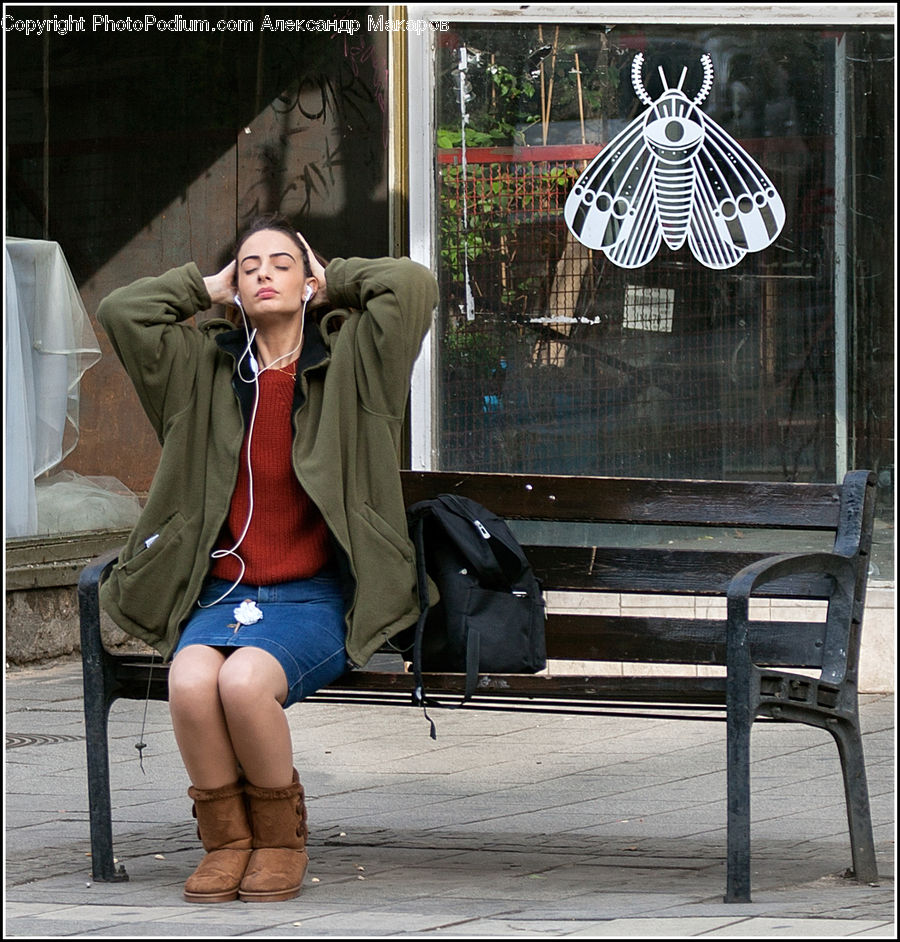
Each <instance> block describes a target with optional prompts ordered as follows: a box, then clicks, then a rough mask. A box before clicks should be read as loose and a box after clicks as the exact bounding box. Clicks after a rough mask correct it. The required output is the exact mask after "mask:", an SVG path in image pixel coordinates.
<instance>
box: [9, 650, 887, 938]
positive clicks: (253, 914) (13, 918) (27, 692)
mask: <svg viewBox="0 0 900 942" xmlns="http://www.w3.org/2000/svg"><path fill="white" fill-rule="evenodd" d="M862 701H863V708H862V718H863V720H862V721H863V728H864V733H865V751H866V760H867V769H868V778H869V787H870V794H871V801H872V816H873V821H874V824H875V838H876V848H877V853H878V862H879V873H880V875H881V878H880V880H879V883H878V884H877V885H873V886H860V885H858V884H856V883H855V882H853V881H851V880H848V879H846V878H845V877H844V876H843V873H844V871H845V869H846V868H847V867H848V866H849V865H850V848H849V838H848V834H847V824H846V816H845V809H844V799H843V789H842V785H841V774H840V764H839V762H838V759H837V750H836V748H835V746H834V744H833V742H832V740H831V738H830V737H829V736H828V735H827V734H826V733H824V732H822V731H820V730H815V729H808V728H801V727H798V726H795V725H781V724H774V723H758V724H757V725H756V727H755V728H754V734H753V770H752V776H753V830H752V838H753V902H752V903H749V904H731V905H729V904H725V903H724V902H722V894H723V891H724V884H725V860H724V857H725V797H724V796H725V750H724V736H725V726H724V723H723V722H721V720H718V719H713V718H712V717H713V716H715V714H709V716H710V718H709V719H705V720H698V721H696V722H678V723H673V722H671V721H667V720H665V719H664V718H662V717H658V716H652V717H649V718H647V717H642V718H637V717H633V716H627V715H615V711H613V712H611V713H610V714H609V715H604V716H586V715H567V714H562V715H553V716H548V715H545V714H538V713H533V714H532V713H503V712H494V711H471V710H457V711H443V712H441V713H440V714H439V715H438V716H437V717H436V719H437V723H438V738H437V740H436V741H432V740H431V739H429V737H428V731H427V724H426V723H425V721H424V720H423V718H422V714H421V712H420V711H418V710H415V709H413V708H402V707H374V706H363V705H353V706H349V705H335V704H327V703H306V704H298V705H297V706H295V707H293V708H292V709H291V710H290V711H289V713H288V716H289V718H290V722H291V727H292V731H293V735H294V744H295V750H296V764H297V767H298V769H299V770H300V772H301V777H302V779H303V781H304V784H305V786H306V790H307V794H308V796H309V802H308V804H309V817H310V830H311V836H310V857H311V864H310V869H309V872H308V875H307V880H306V884H305V886H304V890H303V892H302V894H301V895H300V896H299V897H298V898H297V899H295V900H291V901H289V902H287V903H275V904H245V903H241V902H234V903H225V904H218V905H209V906H197V905H191V904H188V903H186V902H184V901H183V900H182V898H181V885H182V884H183V882H184V880H185V879H186V877H187V876H188V875H189V873H190V872H191V870H192V869H193V867H194V866H195V865H196V863H197V862H198V861H199V859H200V856H201V849H200V845H199V842H198V841H197V839H196V833H195V830H194V826H193V823H192V819H191V817H190V803H189V801H188V800H187V797H186V790H187V785H188V782H187V779H186V776H185V774H184V771H183V768H182V767H181V763H180V760H179V757H178V752H177V749H176V746H175V742H174V738H173V736H172V733H171V729H170V724H169V718H168V710H167V706H166V704H163V703H157V702H150V703H148V704H146V706H145V704H144V703H138V702H129V701H117V703H116V704H114V706H113V708H112V711H111V714H110V737H111V746H110V759H111V777H112V786H113V820H114V840H115V846H116V853H117V857H118V859H119V861H120V862H121V863H122V864H123V865H124V866H125V868H126V870H127V872H128V875H129V878H130V879H129V880H128V881H127V882H122V883H94V882H93V881H92V879H91V869H90V856H89V852H90V842H89V837H88V813H87V807H88V801H87V794H86V773H85V756H84V725H83V720H82V714H81V667H80V663H79V662H77V661H69V662H61V663H57V664H54V665H51V666H48V667H43V668H29V669H14V670H7V675H6V730H7V732H6V752H5V756H6V763H5V772H6V775H5V782H6V808H5V810H6V834H5V842H6V843H5V850H6V854H5V886H6V891H5V904H6V905H5V911H4V922H5V926H4V929H5V932H4V937H26V936H27V937H44V938H58V937H66V936H73V937H78V936H91V937H99V936H109V937H136V938H139V937H157V938H159V937H168V936H172V937H187V936H201V937H207V938H215V937H229V936H250V937H252V936H266V937H272V938H282V937H284V938H292V937H298V938H303V937H306V938H321V937H330V936H335V937H343V936H355V937H404V936H407V937H414V938H415V937H429V938H430V937H432V936H449V937H463V938H479V937H490V936H507V937H517V936H525V937H539V936H540V937H544V936H547V937H564V936H573V937H577V936H590V937H598V938H600V937H610V938H614V937H623V936H638V937H645V938H647V937H649V938H653V937H657V938H679V937H692V936H700V935H703V936H714V937H728V938H742V937H764V936H774V937H782V938H788V937H805V938H825V937H836V936H861V937H868V938H891V939H893V938H896V913H895V897H894V833H895V815H894V804H895V801H894V781H895V762H894V755H895V750H894V728H895V711H894V698H893V697H892V696H874V695H873V696H864V697H863V698H862ZM620 712H621V713H626V712H627V711H624V710H623V711H620ZM141 740H142V741H143V742H145V743H147V748H146V749H144V750H143V769H141V764H140V761H139V760H140V756H139V753H138V751H137V750H136V749H135V743H137V742H138V741H141Z"/></svg>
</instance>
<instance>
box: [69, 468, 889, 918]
mask: <svg viewBox="0 0 900 942" xmlns="http://www.w3.org/2000/svg"><path fill="white" fill-rule="evenodd" d="M403 486H404V494H405V497H406V500H407V504H412V503H414V502H415V501H418V500H423V499H425V498H428V497H432V496H435V495H436V494H439V493H455V494H462V495H464V496H467V497H471V498H473V499H475V500H477V501H478V502H480V503H482V504H484V505H485V506H487V507H489V508H491V509H492V510H493V511H495V512H496V513H498V514H500V515H501V516H503V517H505V518H507V519H508V520H510V521H512V522H513V527H514V528H515V523H514V521H517V520H541V521H560V522H566V523H570V522H586V523H594V524H628V525H629V526H630V527H634V528H637V527H642V526H650V527H654V528H656V527H663V526H666V527H668V526H675V527H689V528H702V529H701V530H699V531H691V532H699V533H702V534H703V535H706V536H707V537H708V535H709V534H711V533H716V532H722V533H723V534H725V535H726V536H728V535H730V536H731V537H734V535H735V531H738V535H740V533H742V532H743V531H745V530H750V529H754V528H764V529H771V530H777V531H798V532H799V534H800V535H801V536H803V535H806V536H809V535H810V534H818V535H819V538H821V534H822V533H823V532H825V533H826V534H827V535H828V540H829V542H830V535H831V534H833V535H834V542H833V546H832V548H831V550H830V551H821V552H818V551H816V552H809V551H808V550H807V551H803V552H799V553H784V552H783V551H781V552H778V553H775V554H773V553H770V552H759V551H756V552H746V551H745V550H743V549H742V548H739V547H737V546H735V545H734V544H735V543H738V544H739V543H740V541H739V540H737V541H735V540H734V539H731V541H730V544H731V545H728V543H727V541H726V542H725V545H722V544H723V541H721V540H720V541H717V540H712V541H709V542H710V543H711V544H715V545H709V547H708V548H707V547H706V546H704V542H705V541H704V540H694V541H691V542H689V544H688V547H687V548H684V546H683V545H682V546H676V547H675V548H671V547H668V546H660V545H651V546H647V545H641V546H631V545H622V542H621V541H616V540H610V539H608V538H604V540H603V541H602V542H605V543H606V545H591V546H570V545H563V546H560V545H547V546H540V545H525V551H526V554H527V556H528V558H529V560H530V561H531V564H532V566H533V568H534V570H535V572H536V573H537V575H538V577H539V579H540V580H541V581H542V583H543V586H544V590H545V592H546V591H564V592H612V593H638V594H642V595H655V594H664V595H693V596H709V597H719V598H725V599H727V617H726V618H703V619H699V618H684V617H681V616H679V615H678V614H677V610H675V614H673V616H671V617H661V616H657V615H653V616H648V615H640V614H637V615H635V614H591V613H590V612H583V613H582V612H578V611H567V612H564V613H553V612H551V613H550V614H549V615H548V618H547V653H548V657H550V658H556V659H564V660H573V661H606V662H609V661H613V662H633V663H669V664H679V665H684V664H689V665H690V664H692V665H703V666H706V665H722V666H724V667H725V668H726V672H725V676H682V675H678V676H657V675H650V676H629V675H625V676H621V675H618V676H611V675H609V674H601V673H599V672H598V673H597V674H590V675H585V674H579V675H558V674H536V675H496V674H495V675H481V677H480V678H479V693H478V695H477V696H476V697H475V699H474V700H473V701H470V702H469V703H468V704H467V705H466V708H489V709H503V710H516V709H529V710H534V709H538V710H540V709H545V710H548V711H558V710H559V708H560V706H561V705H565V704H570V705H573V704H577V708H578V709H579V710H584V709H585V708H587V709H588V711H589V712H602V711H603V705H604V704H609V703H621V702H624V703H628V704H630V705H631V706H632V707H633V708H634V709H638V708H639V709H640V710H642V711H646V710H650V709H654V708H656V709H658V708H660V707H662V706H664V705H672V704H678V705H680V706H682V707H684V708H685V709H686V710H688V711H689V710H690V709H691V707H688V706H686V705H695V706H694V709H697V708H700V709H702V710H703V713H704V718H708V714H707V712H706V711H707V710H709V709H715V708H720V709H721V708H723V707H724V709H725V711H726V727H727V729H726V756H727V876H726V893H725V901H726V902H749V901H750V731H751V728H752V724H753V722H754V720H755V719H756V718H757V717H766V718H770V719H774V720H780V721H786V722H799V723H806V724H809V725H812V726H817V727H820V728H822V729H825V730H827V731H828V732H829V733H831V734H832V735H833V737H834V739H835V740H836V743H837V747H838V754H839V757H840V762H841V769H842V772H843V780H844V790H845V798H846V805H847V817H848V824H849V830H850V843H851V854H852V861H853V873H854V875H855V878H856V879H857V880H858V881H859V882H861V883H872V882H876V881H877V879H878V870H877V863H876V859H875V846H874V839H873V833H872V823H871V816H870V811H869V796H868V787H867V784H866V771H865V762H864V757H863V748H862V738H861V731H860V725H859V713H858V705H857V668H858V660H859V645H860V634H861V623H862V614H863V608H864V604H865V594H866V583H867V571H868V566H869V556H870V552H871V541H872V528H873V521H874V511H875V476H874V474H872V473H871V472H869V471H851V472H849V473H848V474H847V475H846V477H845V478H844V481H843V483H842V484H794V483H776V482H737V481H688V480H653V479H646V478H614V477H574V476H550V475H529V474H486V473H469V472H420V471H404V472H403ZM601 531H602V528H601ZM602 532H604V535H605V531H602ZM632 532H634V531H632ZM555 539H558V538H555ZM523 542H524V541H523ZM595 542H601V541H598V540H596V539H595ZM631 542H633V541H632V540H626V541H625V543H626V544H630V543H631ZM779 542H783V540H781V541H779ZM115 559H116V553H115V552H113V553H108V554H106V555H105V556H102V557H99V558H98V559H96V560H94V561H93V562H92V563H91V564H89V565H88V566H87V567H86V568H85V569H84V571H83V573H82V575H81V578H80V580H79V585H78V594H79V605H80V617H81V644H82V661H83V668H84V711H85V731H86V740H87V771H88V794H89V804H90V826H91V848H92V868H93V877H94V879H95V880H98V881H113V880H127V879H128V876H127V874H126V873H125V871H124V868H122V867H118V868H117V867H116V865H115V863H114V860H113V845H112V811H111V798H110V778H109V755H108V742H107V721H108V715H109V708H110V706H111V704H112V703H113V701H115V700H116V699H119V698H128V699H136V700H143V699H144V698H145V697H148V696H149V698H150V699H154V700H166V699H167V696H168V693H167V666H166V665H163V664H161V663H160V659H159V658H158V657H156V658H153V657H152V656H151V655H134V654H114V653H110V652H108V651H107V650H105V648H104V647H103V644H102V641H101V636H100V609H99V603H98V588H99V585H100V583H101V581H102V579H103V578H104V577H105V575H106V574H107V573H108V572H109V569H110V568H111V566H112V565H113V564H114V563H115ZM763 586H765V587H766V590H765V592H762V593H760V592H759V590H760V589H761V588H762V587H763ZM751 595H754V596H756V595H761V597H764V598H772V599H779V598H792V599H801V600H812V599H816V600H827V612H826V616H825V620H824V621H809V622H807V621H784V620H776V619H775V618H774V617H770V618H767V619H758V618H757V617H754V618H753V619H752V620H751V619H750V617H749V599H750V596H751ZM378 660H379V656H376V658H374V659H373V662H372V663H373V664H375V663H377V662H378ZM398 667H399V669H398ZM785 668H814V669H816V670H817V671H819V675H818V676H817V677H809V676H806V675H804V674H798V673H794V672H792V671H791V670H785ZM425 680H426V689H427V690H428V692H429V694H430V695H436V696H437V695H440V694H443V695H451V696H452V695H457V694H461V693H462V692H463V689H464V681H465V677H464V675H460V674H426V675H425ZM412 691H413V677H412V675H411V674H410V673H407V672H405V671H404V670H403V669H402V667H400V665H397V666H395V667H394V668H393V669H389V670H373V669H371V665H369V666H368V669H365V670H354V671H351V672H350V673H348V674H346V675H345V676H344V677H342V678H341V679H340V680H339V681H337V682H336V683H335V684H333V685H331V686H330V687H327V688H324V689H323V690H321V691H319V693H317V694H316V697H315V699H316V700H319V701H321V700H330V701H339V702H368V703H403V704H409V705H411V704H412ZM665 715H666V716H670V717H672V718H690V717H691V713H690V712H683V713H672V712H667V713H666V714H665ZM694 715H696V714H694ZM423 735H426V736H427V733H424V732H423Z"/></svg>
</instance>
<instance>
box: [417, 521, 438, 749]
mask: <svg viewBox="0 0 900 942" xmlns="http://www.w3.org/2000/svg"><path fill="white" fill-rule="evenodd" d="M412 537H413V545H414V546H415V548H416V583H417V588H418V592H419V620H418V621H417V622H416V634H415V640H414V641H413V661H412V664H413V679H414V681H415V687H414V689H413V694H412V702H413V703H414V704H415V705H416V706H419V705H421V707H422V712H423V713H424V714H425V719H426V720H428V722H429V723H430V724H431V738H432V739H437V731H436V729H435V726H434V720H433V719H432V718H431V717H430V716H429V715H428V703H429V701H428V698H427V697H426V695H425V684H424V681H423V680H422V637H423V635H424V633H425V622H426V621H427V619H428V609H429V608H430V607H431V603H430V601H429V598H428V573H427V571H426V569H425V521H424V520H423V519H422V517H421V516H417V517H416V518H415V519H414V520H413V521H412Z"/></svg>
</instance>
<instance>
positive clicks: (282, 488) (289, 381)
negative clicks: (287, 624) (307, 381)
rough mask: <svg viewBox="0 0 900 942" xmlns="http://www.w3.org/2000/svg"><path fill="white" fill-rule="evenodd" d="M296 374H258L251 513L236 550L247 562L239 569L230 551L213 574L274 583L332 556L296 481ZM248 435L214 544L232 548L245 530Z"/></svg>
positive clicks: (303, 574) (311, 570)
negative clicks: (293, 416)
mask: <svg viewBox="0 0 900 942" xmlns="http://www.w3.org/2000/svg"><path fill="white" fill-rule="evenodd" d="M293 395H294V377H293V376H292V375H289V374H287V373H282V372H280V371H279V370H266V371H265V372H263V373H261V374H260V377H259V405H258V407H257V411H256V421H255V423H254V425H253V435H252V439H251V441H250V451H251V456H250V460H251V464H252V467H253V518H252V520H251V521H250V527H249V529H248V530H247V535H246V536H245V537H244V540H243V542H242V543H241V545H240V546H239V547H238V548H237V550H236V552H237V553H238V555H240V557H241V559H242V560H243V561H244V563H245V565H246V569H245V571H244V574H243V576H242V575H241V565H240V562H239V561H238V560H237V559H236V558H235V557H234V556H224V557H222V558H221V559H217V560H216V561H215V562H214V564H213V568H212V575H213V576H216V577H217V578H219V579H227V580H228V581H229V582H234V581H235V580H237V579H238V578H240V579H241V581H242V582H247V583H250V584H251V585H272V584H274V583H277V582H288V581H290V580H292V579H305V578H308V577H310V576H313V575H315V574H316V573H317V572H318V571H319V570H320V569H321V568H322V567H323V566H324V565H325V564H326V563H328V562H329V560H330V558H331V540H330V538H329V534H328V528H327V527H326V525H325V521H324V520H323V519H322V515H321V514H320V513H319V511H318V508H317V507H316V506H315V504H313V502H312V501H311V500H310V499H309V497H308V496H307V494H306V492H305V491H304V490H303V488H302V487H301V486H300V482H299V481H298V480H297V476H296V475H295V474H294V469H293V466H292V465H291V444H292V438H293V434H292V430H293V426H292V423H291V405H292V401H293ZM247 445H248V439H247V436H245V437H244V444H243V447H242V449H241V466H240V470H239V472H238V478H237V484H236V485H235V488H234V494H233V495H232V497H231V509H230V511H229V513H228V520H227V521H226V524H225V526H224V527H223V528H222V533H221V535H220V537H219V542H218V544H217V546H216V549H218V550H227V549H231V547H233V546H234V544H235V541H236V540H237V539H238V537H239V536H240V535H241V533H242V532H243V530H244V526H245V524H246V522H247V515H248V513H249V511H250V503H249V496H250V475H249V474H248V471H247Z"/></svg>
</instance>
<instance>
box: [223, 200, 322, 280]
mask: <svg viewBox="0 0 900 942" xmlns="http://www.w3.org/2000/svg"><path fill="white" fill-rule="evenodd" d="M270 230H271V231H274V232H280V233H282V234H283V235H286V236H287V237H288V238H289V239H290V240H291V241H292V242H293V243H294V245H296V246H297V248H298V249H299V250H300V256H301V258H302V259H303V274H304V275H305V277H307V278H309V276H310V274H311V268H310V264H309V253H308V252H307V251H306V246H305V245H304V244H303V243H302V242H301V241H300V238H299V237H298V235H297V229H296V227H295V226H293V225H292V224H291V221H290V220H289V219H288V218H287V217H286V216H282V215H280V214H279V213H269V214H267V215H265V216H255V217H254V218H253V219H251V220H250V222H249V223H247V225H246V226H245V227H244V228H243V229H242V230H241V233H240V235H239V236H238V238H237V242H235V243H234V253H233V254H234V258H235V261H237V257H238V252H240V250H241V246H242V245H243V244H244V243H245V242H246V241H247V239H249V238H250V236H252V235H254V234H255V233H257V232H267V231H270Z"/></svg>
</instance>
